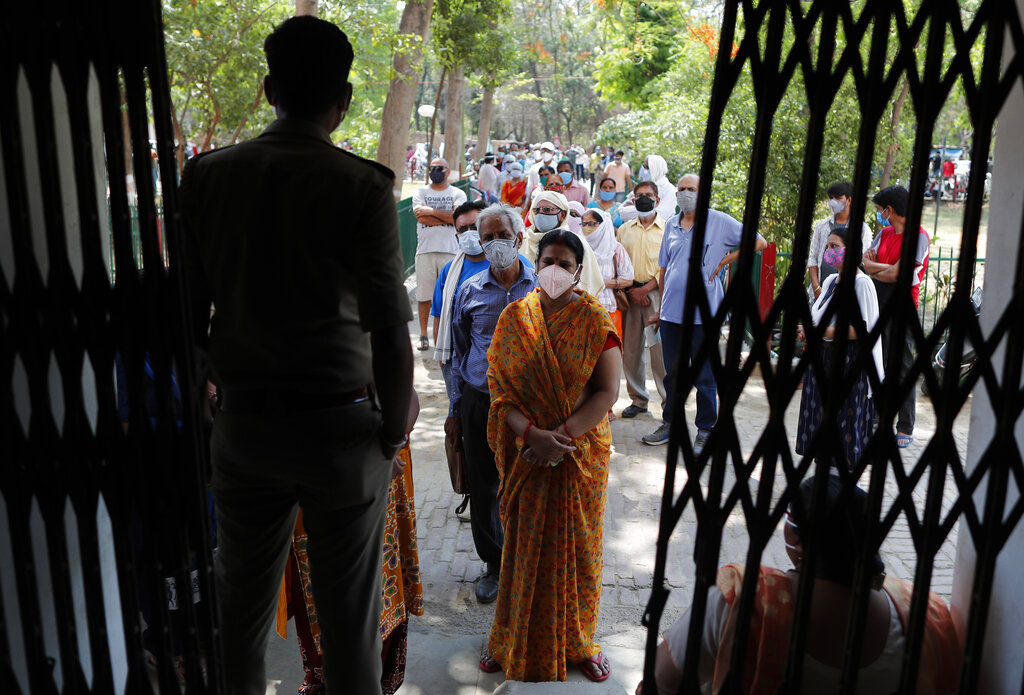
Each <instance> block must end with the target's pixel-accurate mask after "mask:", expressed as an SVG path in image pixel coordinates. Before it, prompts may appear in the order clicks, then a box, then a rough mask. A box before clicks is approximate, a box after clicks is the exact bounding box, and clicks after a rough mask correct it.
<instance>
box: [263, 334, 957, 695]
mask: <svg viewBox="0 0 1024 695" xmlns="http://www.w3.org/2000/svg"><path fill="white" fill-rule="evenodd" d="M411 333H414V334H415V333H418V327H417V328H416V329H413V330H411ZM415 354H416V356H417V358H416V376H415V384H416V389H417V391H418V392H419V395H420V403H421V407H422V410H421V413H420V418H419V421H418V423H417V425H416V429H415V431H414V432H413V434H412V459H413V474H414V479H415V502H416V514H417V529H418V532H419V543H420V547H419V553H420V565H421V570H422V574H423V586H424V593H425V596H424V615H423V616H421V617H415V616H414V617H413V618H412V622H411V626H410V640H409V663H408V667H407V671H406V684H405V686H403V688H402V691H401V692H403V693H408V694H409V695H417V694H420V693H424V694H430V695H435V694H441V693H445V694H447V693H453V694H455V695H489V694H490V693H492V692H493V691H494V689H495V687H497V686H498V685H499V683H500V682H501V677H500V675H498V676H488V675H486V674H483V673H481V672H480V671H479V669H478V668H477V667H476V660H477V658H478V654H479V651H480V648H481V646H482V644H483V640H484V638H485V636H486V635H487V632H488V630H489V628H490V624H491V620H492V618H493V615H494V609H493V606H481V605H478V604H477V603H476V600H475V596H474V581H475V580H476V578H477V577H478V576H479V574H480V571H481V569H482V563H481V562H480V561H479V559H478V558H477V557H476V554H475V552H474V549H473V540H472V536H471V533H470V528H469V524H468V523H467V522H464V521H461V520H459V519H458V518H457V517H456V516H455V511H454V510H455V507H456V506H457V504H458V502H459V501H460V500H461V497H460V496H456V495H455V494H454V493H452V491H451V485H450V480H449V477H448V468H447V464H446V462H445V456H444V444H443V441H444V440H443V437H444V434H443V427H442V426H443V423H444V418H445V416H446V414H447V407H448V406H447V399H446V397H445V391H444V381H443V380H442V378H441V370H440V367H439V366H438V365H437V363H435V362H433V361H432V360H429V359H425V358H424V357H423V355H425V354H432V352H430V353H419V352H416V353H415ZM653 386H654V385H653V383H649V389H650V390H651V392H652V393H656V391H654V389H653ZM628 404H629V401H628V399H627V397H626V389H625V384H624V383H623V386H622V389H621V391H620V398H619V401H618V403H617V404H616V406H615V408H614V411H615V413H616V414H618V413H620V412H621V411H622V408H624V407H625V406H626V405H628ZM798 407H799V394H797V396H796V398H795V399H794V401H793V402H792V403H791V405H790V407H789V408H788V410H787V412H786V418H785V425H786V430H787V432H789V433H790V436H791V437H792V436H793V434H795V432H796V425H797V410H798ZM686 412H687V421H688V422H692V421H693V416H694V412H695V403H694V399H693V397H692V396H691V398H690V400H689V402H688V403H687V407H686ZM735 416H736V422H737V427H738V431H739V436H740V444H741V448H742V451H743V454H744V456H749V455H750V452H751V451H752V450H753V447H754V444H755V443H756V441H757V439H758V437H759V436H760V435H761V432H762V428H763V426H764V423H766V422H767V420H768V407H767V400H766V397H765V390H764V384H763V381H762V380H761V379H760V378H759V377H757V376H753V377H751V378H750V379H749V380H748V382H747V385H746V388H745V389H744V392H743V396H742V398H741V400H740V403H739V406H738V407H737V409H736V412H735ZM656 417H657V418H658V419H656ZM969 417H970V401H969V400H968V403H967V405H966V406H965V408H964V410H963V412H961V414H960V417H959V418H958V420H957V423H956V427H955V431H956V433H955V437H956V441H957V447H958V449H959V450H960V454H961V457H964V456H965V454H966V444H967V425H968V422H969ZM658 422H660V412H659V409H658V408H657V406H655V405H654V404H652V409H651V413H649V414H645V415H641V416H639V417H637V418H636V419H633V420H622V419H617V420H615V421H614V422H613V423H612V434H613V438H614V453H613V454H612V459H611V466H610V469H611V472H610V475H609V495H608V507H607V511H606V514H605V546H604V562H605V567H604V581H603V584H604V588H603V592H602V596H601V612H600V618H599V621H598V628H597V637H598V641H599V642H600V643H601V644H602V646H603V647H605V648H606V650H607V652H608V654H609V658H610V660H611V662H612V664H613V677H612V678H611V679H610V680H609V681H608V682H606V683H605V684H603V685H602V687H600V688H599V687H597V686H594V685H592V684H589V683H588V684H587V690H586V692H588V693H605V692H607V693H624V692H625V693H632V692H633V689H634V688H635V687H636V683H637V682H638V680H639V675H640V672H641V669H642V666H643V644H644V639H645V635H646V632H645V630H644V628H642V627H641V626H640V617H641V614H642V612H643V607H644V605H645V604H646V602H647V600H648V598H649V596H650V593H651V586H652V581H651V577H652V575H653V573H654V549H655V542H656V539H657V534H658V514H659V510H660V507H661V494H662V488H663V483H664V471H665V456H666V454H667V447H665V446H661V447H649V446H645V445H644V444H642V443H640V441H639V440H640V437H641V436H642V435H644V434H646V433H648V432H650V431H651V430H653V429H654V428H655V427H656V426H657V424H658ZM934 427H935V414H934V410H933V409H932V407H931V405H930V404H929V403H928V402H926V401H925V399H923V398H921V397H920V396H919V401H918V422H917V433H916V434H917V439H916V441H915V443H914V444H913V445H912V446H911V447H910V448H909V449H907V450H905V452H906V454H905V460H916V459H917V457H918V456H919V454H920V451H921V450H922V449H923V442H927V440H928V439H929V438H930V436H931V434H933V433H934ZM679 471H680V473H681V475H680V477H682V478H683V479H684V480H685V473H684V472H683V470H682V468H680V469H679ZM754 478H755V480H756V479H757V478H758V473H757V472H755V475H754ZM684 480H680V481H677V482H678V485H679V487H681V484H682V482H684ZM888 480H889V481H890V485H889V486H888V487H889V488H891V489H887V498H888V499H887V502H886V503H885V504H884V507H883V508H884V509H888V506H889V504H890V503H891V498H892V494H891V493H893V492H894V490H895V487H894V484H893V483H892V482H891V481H892V476H891V475H890V476H888ZM866 482H867V481H866V480H865V481H864V484H865V485H866ZM729 484H730V483H729V482H728V481H727V488H726V489H728V485H729ZM926 485H927V476H926V477H925V478H924V479H923V480H922V482H921V483H920V484H919V485H918V488H917V491H916V492H915V503H916V506H917V508H918V512H919V513H920V512H921V511H922V510H923V504H924V502H923V495H924V491H925V487H926ZM781 488H782V486H781V485H780V483H779V481H778V480H776V482H775V496H776V497H777V496H778V494H779V493H780V492H781ZM917 493H920V494H917ZM955 499H956V492H955V487H952V483H950V484H949V485H947V490H946V495H945V502H944V505H943V507H944V510H948V509H949V507H950V505H951V504H952V502H953V501H955ZM696 528H697V525H696V519H695V517H694V514H693V510H692V508H690V509H688V510H687V511H686V513H684V515H683V519H682V521H681V522H680V524H679V526H678V527H677V529H676V531H675V534H674V539H673V544H672V546H671V551H670V560H669V563H668V572H667V578H668V584H669V586H670V587H671V588H672V592H671V595H670V597H669V601H668V604H667V606H666V609H665V613H664V615H663V617H662V625H668V624H671V622H672V621H674V620H675V619H676V618H678V617H679V616H680V615H681V614H682V612H683V611H684V610H685V609H686V607H687V606H688V605H689V602H690V600H691V598H692V586H691V579H690V578H691V577H692V576H693V559H692V555H693V542H694V538H695V536H696ZM956 530H957V529H956V527H954V529H953V532H952V533H951V535H950V538H949V539H947V541H946V543H945V544H944V545H943V547H942V550H941V552H940V553H939V555H938V557H937V559H936V562H935V575H934V580H933V590H934V591H937V592H939V593H940V594H944V595H945V596H946V597H947V598H948V595H949V593H950V592H951V590H952V581H953V557H954V553H955V546H956ZM746 549H747V541H746V531H745V524H744V520H743V516H742V512H741V511H734V512H733V513H732V515H731V516H730V518H729V520H728V522H727V526H726V534H725V536H724V538H723V546H722V551H721V555H720V558H721V561H722V563H725V562H730V561H742V560H743V559H744V557H745V554H746ZM883 559H884V560H885V563H886V567H887V571H888V573H889V574H891V575H894V576H897V577H900V578H906V579H910V578H912V576H913V572H914V567H915V562H916V554H915V552H914V546H913V543H912V541H911V537H910V534H909V532H908V531H907V527H906V524H905V523H904V522H903V517H902V516H901V517H900V521H899V522H897V524H896V525H895V526H894V528H893V530H892V531H891V532H890V534H889V536H888V538H887V540H886V542H885V544H884V546H883ZM764 563H765V564H769V565H774V566H777V567H789V566H790V562H789V560H788V558H787V557H786V554H785V549H784V547H783V544H782V539H781V533H776V534H775V537H774V538H773V539H772V541H771V543H770V544H769V545H768V548H767V551H766V553H765V556H764ZM269 647H270V648H269V650H268V678H270V679H272V680H273V681H277V683H275V685H276V688H275V691H276V692H278V693H288V694H290V693H294V692H295V689H296V688H297V687H298V685H299V683H300V682H301V680H302V669H301V665H300V664H299V660H298V648H297V646H296V644H295V641H294V635H291V634H290V639H289V640H288V641H287V642H285V641H284V640H281V639H280V638H279V637H277V636H276V635H271V637H270V642H269ZM581 683H586V681H585V680H584V679H583V676H582V675H580V674H579V673H578V672H575V671H571V672H570V682H569V684H545V685H544V686H543V687H542V688H540V689H538V688H537V687H535V686H534V687H529V688H528V687H526V686H524V685H521V684H508V685H506V686H504V687H503V690H502V692H514V693H528V692H554V693H560V692H565V693H569V692H574V691H575V689H577V688H579V684H581ZM269 692H271V690H270V689H268V693H269Z"/></svg>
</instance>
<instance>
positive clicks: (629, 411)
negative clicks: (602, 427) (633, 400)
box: [622, 405, 647, 418]
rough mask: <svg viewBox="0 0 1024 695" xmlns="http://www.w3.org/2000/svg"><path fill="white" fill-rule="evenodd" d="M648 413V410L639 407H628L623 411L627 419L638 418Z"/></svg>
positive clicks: (623, 415)
mask: <svg viewBox="0 0 1024 695" xmlns="http://www.w3.org/2000/svg"><path fill="white" fill-rule="evenodd" d="M646 412H647V408H641V407H640V406H638V405H627V406H626V407H625V408H623V409H622V417H625V418H630V417H636V416H637V415H640V414H641V413H646Z"/></svg>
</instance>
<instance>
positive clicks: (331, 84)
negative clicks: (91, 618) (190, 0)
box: [181, 16, 454, 695]
mask: <svg viewBox="0 0 1024 695" xmlns="http://www.w3.org/2000/svg"><path fill="white" fill-rule="evenodd" d="M264 51H265V53H266V56H267V64H268V66H269V75H268V76H267V77H266V78H265V79H264V90H265V94H266V97H267V101H268V102H269V103H270V105H271V106H272V107H274V110H275V114H276V120H275V121H274V122H273V123H271V125H270V126H269V127H268V128H267V129H266V130H264V131H263V133H261V134H260V135H259V137H257V138H255V139H253V140H249V141H247V142H244V143H241V144H238V145H234V146H231V147H225V148H221V149H217V150H214V151H211V152H207V153H204V154H201V155H199V156H196V157H193V158H192V159H191V160H189V163H188V165H187V166H186V168H185V171H184V174H183V176H182V179H181V210H182V216H183V222H184V230H185V236H184V254H185V261H184V262H185V272H186V277H187V282H188V284H189V291H190V297H191V299H192V300H193V306H192V307H191V315H192V316H193V317H194V321H195V336H196V339H197V342H198V343H199V345H198V349H199V350H200V351H202V352H205V353H207V354H208V355H209V359H208V362H209V369H210V377H211V380H212V381H213V382H214V383H215V384H216V385H217V387H218V389H219V392H220V412H219V413H218V415H217V417H216V420H215V422H214V425H213V434H212V441H211V458H212V481H211V488H212V491H213V497H214V504H215V508H216V516H217V529H218V531H217V535H218V551H217V555H216V558H215V561H214V562H215V575H216V588H217V595H218V599H219V601H220V608H221V614H222V620H221V636H222V639H221V643H222V645H223V654H222V656H223V672H224V673H225V674H227V679H226V682H225V692H227V693H230V694H236V693H237V694H239V695H242V694H244V695H263V693H265V692H266V689H267V679H266V672H265V671H266V669H265V663H264V658H265V651H266V644H267V643H266V640H267V634H268V632H269V630H270V627H271V624H272V622H273V619H274V614H275V602H276V599H277V596H278V592H279V589H280V586H281V577H282V576H283V573H284V569H285V563H286V559H287V556H288V551H289V547H290V545H291V538H292V533H293V531H294V528H295V521H296V516H297V513H298V510H299V508H300V507H301V508H302V510H303V522H304V526H305V530H306V532H307V534H308V537H309V545H308V550H309V558H310V569H311V582H312V591H313V596H314V598H315V602H316V608H317V614H318V619H319V624H320V629H321V644H322V647H323V668H324V679H325V683H326V684H327V687H328V689H331V684H332V683H337V684H339V686H338V687H340V688H341V689H344V690H345V691H346V692H352V693H359V694H360V695H362V694H376V695H379V694H380V693H381V675H382V664H381V646H382V645H381V637H380V629H379V628H380V625H379V623H380V611H381V566H382V564H381V563H382V555H383V548H382V537H383V530H384V521H385V511H386V505H387V500H388V486H389V482H390V479H391V475H392V465H393V461H394V459H395V457H396V456H397V455H398V453H399V451H400V450H401V449H402V448H403V447H404V446H405V445H406V443H407V441H408V434H407V425H406V422H407V417H408V413H409V402H410V398H411V394H412V372H413V364H412V350H411V346H410V342H409V332H408V328H407V323H408V322H409V321H410V320H411V318H412V314H411V311H410V308H409V299H408V296H407V294H406V291H405V288H404V286H403V268H402V262H401V258H402V255H401V248H400V243H399V238H398V220H397V215H396V208H395V203H394V197H393V190H394V179H393V176H392V174H391V171H390V170H389V169H388V168H386V167H384V166H381V165H379V164H376V163H374V162H370V161H367V160H363V159H361V158H359V157H356V156H354V155H352V154H350V153H348V152H345V151H343V150H342V149H340V148H337V147H335V146H334V145H333V144H332V142H331V139H330V135H329V134H330V133H331V132H332V131H333V130H335V129H336V128H337V127H338V125H339V124H340V123H341V121H342V119H344V117H345V114H346V112H347V111H348V108H349V104H350V101H351V97H352V85H351V84H350V83H349V81H348V75H349V68H350V67H351V64H352V59H353V53H352V46H351V44H350V43H349V41H348V38H347V37H346V36H345V34H344V32H342V31H341V30H340V29H339V28H338V27H337V26H335V25H333V24H330V23H329V22H325V21H323V20H320V19H317V18H314V17H309V16H303V17H294V18H291V19H288V20H286V21H285V22H283V23H282V24H280V25H279V26H278V27H277V28H276V29H275V30H274V31H273V32H272V33H271V34H270V36H268V37H267V40H266V42H265V44H264ZM310 65H316V66H317V68H318V69H316V70H310V69H309V66H310ZM452 243H453V244H454V240H453V241H452ZM426 298H427V299H429V295H427V296H426ZM211 302H212V304H213V305H214V306H215V308H216V313H215V314H214V316H213V319H212V322H211V320H210V305H211ZM200 363H202V360H200ZM371 378H372V388H371V385H370V384H369V383H368V382H369V381H370V379H371ZM310 443H317V445H316V446H311V445H309V444H310Z"/></svg>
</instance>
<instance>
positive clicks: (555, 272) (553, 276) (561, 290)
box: [537, 264, 583, 299]
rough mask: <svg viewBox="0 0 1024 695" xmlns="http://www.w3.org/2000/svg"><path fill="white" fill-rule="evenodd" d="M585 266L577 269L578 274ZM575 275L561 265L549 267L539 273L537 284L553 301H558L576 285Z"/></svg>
mask: <svg viewBox="0 0 1024 695" xmlns="http://www.w3.org/2000/svg"><path fill="white" fill-rule="evenodd" d="M582 268H583V266H579V267H578V268H577V272H578V271H579V270H582ZM576 281H577V278H576V274H575V273H570V272H569V271H568V270H566V269H565V268H563V267H562V266H560V265H554V264H552V265H549V266H548V267H546V268H544V269H543V270H541V271H540V272H539V273H537V284H538V285H540V288H541V289H542V290H544V292H545V293H546V294H547V295H548V297H550V298H551V299H558V298H559V297H561V296H562V295H563V294H565V293H566V292H567V291H568V290H569V288H570V287H572V286H573V285H575V284H576Z"/></svg>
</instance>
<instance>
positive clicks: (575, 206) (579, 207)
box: [565, 200, 587, 241]
mask: <svg viewBox="0 0 1024 695" xmlns="http://www.w3.org/2000/svg"><path fill="white" fill-rule="evenodd" d="M585 211H586V208H585V207H583V203H580V202H577V201H575V200H570V201H569V212H575V213H576V214H577V215H579V217H578V218H576V219H578V220H579V221H580V222H582V221H583V213H584V212H585ZM570 216H571V215H566V216H565V220H566V223H567V226H568V227H569V229H572V231H573V232H575V234H576V236H578V237H579V238H580V241H585V240H586V238H587V235H586V234H584V233H583V228H582V227H580V226H579V224H577V225H576V228H575V229H574V228H573V224H572V220H570V219H569V218H570Z"/></svg>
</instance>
